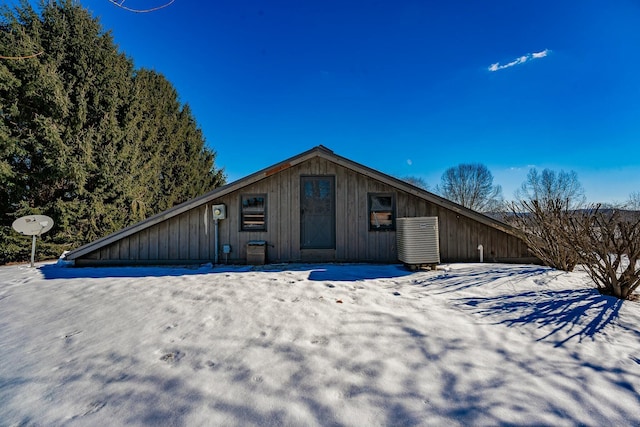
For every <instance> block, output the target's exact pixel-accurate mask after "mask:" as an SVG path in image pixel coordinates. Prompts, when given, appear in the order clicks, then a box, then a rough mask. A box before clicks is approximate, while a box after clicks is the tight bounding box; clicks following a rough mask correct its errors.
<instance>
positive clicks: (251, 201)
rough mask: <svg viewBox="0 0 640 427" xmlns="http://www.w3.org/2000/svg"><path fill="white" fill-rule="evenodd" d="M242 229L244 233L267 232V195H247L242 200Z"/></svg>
mask: <svg viewBox="0 0 640 427" xmlns="http://www.w3.org/2000/svg"><path fill="white" fill-rule="evenodd" d="M241 203H242V206H241V207H240V212H241V215H242V217H241V219H240V224H241V226H240V229H241V230H242V231H266V230H267V221H266V212H267V210H266V207H267V195H266V194H246V195H243V196H242V199H241Z"/></svg>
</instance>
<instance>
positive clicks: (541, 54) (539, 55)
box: [531, 49, 549, 59]
mask: <svg viewBox="0 0 640 427" xmlns="http://www.w3.org/2000/svg"><path fill="white" fill-rule="evenodd" d="M548 54H549V49H545V50H543V51H542V52H534V53H532V54H531V57H532V58H534V59H535V58H544V57H545V56H547V55H548Z"/></svg>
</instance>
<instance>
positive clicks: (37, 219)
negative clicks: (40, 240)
mask: <svg viewBox="0 0 640 427" xmlns="http://www.w3.org/2000/svg"><path fill="white" fill-rule="evenodd" d="M12 227H13V229H14V230H16V231H17V232H18V233H20V234H22V235H25V236H33V239H32V241H31V267H33V264H34V261H35V257H36V237H37V236H41V235H43V234H44V233H46V232H47V231H49V230H51V227H53V220H52V219H51V218H49V217H48V216H45V215H27V216H23V217H21V218H18V219H16V220H15V221H13V224H12Z"/></svg>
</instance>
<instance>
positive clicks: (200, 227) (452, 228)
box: [78, 157, 530, 265]
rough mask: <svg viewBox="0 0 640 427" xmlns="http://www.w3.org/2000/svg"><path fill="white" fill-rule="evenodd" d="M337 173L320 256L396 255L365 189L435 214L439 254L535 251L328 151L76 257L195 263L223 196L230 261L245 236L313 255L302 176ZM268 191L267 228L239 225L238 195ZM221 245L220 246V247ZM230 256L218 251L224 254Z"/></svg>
mask: <svg viewBox="0 0 640 427" xmlns="http://www.w3.org/2000/svg"><path fill="white" fill-rule="evenodd" d="M304 175H311V176H313V175H330V176H334V177H335V195H336V203H335V212H336V248H335V251H329V252H325V253H324V255H323V257H322V260H327V253H328V254H329V259H330V260H333V261H343V262H349V261H357V262H397V256H396V233H395V231H393V230H387V231H369V224H368V220H369V218H368V193H391V194H394V195H395V198H396V217H397V218H401V217H415V216H437V217H438V219H439V230H440V256H441V260H442V261H443V262H455V261H459V262H464V261H477V260H478V257H479V253H478V250H477V248H478V245H480V244H481V245H483V247H484V256H485V259H486V260H487V261H505V260H510V261H516V260H517V259H524V258H530V255H529V254H528V252H527V248H526V246H525V245H524V243H523V242H522V241H520V240H519V239H518V238H516V237H514V236H512V235H510V234H507V233H505V232H502V231H500V230H497V229H495V228H493V227H489V226H487V225H484V224H482V223H479V222H477V221H475V220H472V219H469V218H466V217H464V216H462V215H460V214H458V213H456V212H454V211H451V210H448V209H446V208H444V207H442V206H439V205H436V204H433V203H430V202H428V201H426V200H424V199H422V198H420V197H417V196H414V195H412V194H409V193H406V192H404V191H401V190H398V189H396V188H395V187H392V186H390V185H387V184H385V183H383V182H380V181H377V180H375V179H373V178H370V177H368V176H366V175H364V174H361V173H359V172H356V171H354V170H352V169H348V168H345V167H342V166H340V165H337V164H336V163H333V162H331V161H329V160H325V159H323V158H319V157H316V158H312V159H310V160H308V161H306V162H303V163H301V164H298V165H296V166H293V167H290V168H288V169H285V170H282V171H280V172H278V173H275V174H273V175H271V176H268V177H266V178H264V179H263V180H261V181H258V182H256V183H254V184H251V185H248V186H246V187H244V188H243V189H241V190H238V191H236V192H233V193H230V194H227V195H225V196H223V197H221V198H219V199H217V200H214V201H212V202H210V203H208V204H207V206H205V205H202V206H198V207H195V208H193V209H191V210H189V211H187V212H184V213H182V214H180V215H177V216H175V217H173V218H170V219H167V220H165V221H163V222H161V223H158V224H156V225H153V226H151V227H149V228H147V229H145V230H142V231H140V232H138V233H136V234H134V235H131V236H129V237H125V238H123V239H121V240H119V241H117V242H114V243H112V244H111V245H109V246H106V247H104V248H101V249H99V250H96V251H94V252H92V253H89V254H87V255H85V256H84V257H81V258H79V260H78V264H79V265H81V264H83V263H86V264H89V263H92V262H93V263H113V264H142V263H149V264H154V263H157V264H161V263H171V264H190V263H203V262H209V261H213V260H214V256H215V254H214V250H215V248H214V222H213V219H212V217H211V212H212V210H211V205H214V204H220V203H224V204H225V205H226V207H227V218H226V219H224V220H220V221H219V244H220V248H222V245H225V244H228V245H231V248H232V250H231V253H230V254H229V256H228V259H229V261H230V262H234V263H237V262H244V261H245V260H246V246H247V242H249V241H251V240H264V241H266V242H267V261H268V262H272V263H274V262H297V261H302V260H305V261H309V260H312V258H313V252H311V254H312V255H311V258H308V257H307V258H305V256H306V255H305V254H304V253H303V252H301V250H300V177H301V176H304ZM242 194H266V195H267V207H266V221H267V230H266V231H241V230H240V228H241V227H240V196H241V195H242ZM220 250H221V249H220ZM225 259H226V257H225V255H223V254H222V253H220V254H219V261H220V262H222V261H224V260H225Z"/></svg>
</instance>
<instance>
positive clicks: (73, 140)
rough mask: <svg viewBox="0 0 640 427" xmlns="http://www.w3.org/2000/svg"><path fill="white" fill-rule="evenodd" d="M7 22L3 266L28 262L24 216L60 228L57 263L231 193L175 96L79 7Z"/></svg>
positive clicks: (53, 246) (15, 14)
mask: <svg viewBox="0 0 640 427" xmlns="http://www.w3.org/2000/svg"><path fill="white" fill-rule="evenodd" d="M0 14H1V16H0V57H1V58H0V264H1V263H6V262H10V261H22V260H26V259H28V258H29V254H30V247H29V242H30V240H29V239H27V238H25V237H24V236H20V235H18V234H17V233H16V232H15V231H13V230H12V228H11V224H12V222H13V221H14V219H16V218H18V217H20V216H24V215H29V214H44V215H48V216H50V217H52V218H53V219H54V221H55V226H54V228H53V229H52V230H51V231H50V232H49V233H48V234H47V235H46V236H44V237H43V239H42V243H41V244H39V246H38V247H39V250H38V254H39V257H40V258H42V257H57V256H58V255H60V253H62V251H64V250H69V249H72V248H75V247H77V246H79V245H81V244H84V243H86V242H89V241H92V240H94V239H96V238H99V237H102V236H104V235H106V234H108V233H111V232H113V231H115V230H118V229H120V228H122V227H125V226H127V225H130V224H132V223H135V222H138V221H140V220H142V219H144V218H146V217H148V216H150V215H152V214H154V213H157V212H160V211H163V210H165V209H167V208H169V207H171V206H174V205H176V204H178V203H181V202H183V201H185V200H188V199H190V198H193V197H195V196H197V195H199V194H202V193H204V192H206V191H208V190H210V189H213V188H215V187H217V186H220V185H221V184H223V183H224V180H225V177H224V174H223V171H222V170H221V169H219V168H217V167H216V166H215V157H216V153H215V152H214V151H212V150H211V149H209V148H207V147H206V145H205V140H204V137H203V135H202V132H201V130H200V129H199V128H198V126H197V124H196V122H195V120H194V117H193V115H192V113H191V110H190V109H189V106H188V105H183V104H181V103H180V101H179V98H178V94H177V92H176V90H175V88H174V87H173V85H172V84H171V83H170V82H169V81H167V80H166V79H165V78H164V77H163V76H162V75H161V74H159V73H157V72H155V71H150V70H145V69H135V68H134V65H133V61H132V60H131V59H130V58H128V57H127V56H126V55H125V54H123V53H121V52H119V51H118V48H117V46H116V45H115V44H114V41H113V38H112V36H111V34H110V33H109V32H105V31H104V29H103V28H102V27H101V26H100V24H99V22H98V20H97V19H95V18H94V17H92V16H91V14H90V13H89V12H88V11H87V10H86V9H84V8H82V7H81V6H80V5H79V3H78V2H74V1H71V0H65V1H58V2H55V1H54V2H46V4H45V3H44V2H43V4H41V6H40V8H39V9H37V10H36V9H34V8H33V7H32V6H30V5H29V3H28V2H26V1H23V2H22V3H21V4H20V5H19V6H16V7H14V8H10V7H9V6H7V5H2V6H0Z"/></svg>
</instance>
